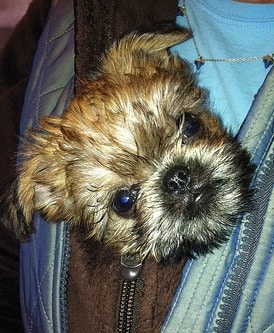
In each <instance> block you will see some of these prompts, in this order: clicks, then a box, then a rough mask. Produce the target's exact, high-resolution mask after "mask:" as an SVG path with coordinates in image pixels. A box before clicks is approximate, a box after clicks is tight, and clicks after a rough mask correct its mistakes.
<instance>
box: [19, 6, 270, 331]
mask: <svg viewBox="0 0 274 333" xmlns="http://www.w3.org/2000/svg"><path fill="white" fill-rule="evenodd" d="M72 8H73V4H72V0H60V1H59V2H58V3H57V5H56V7H55V8H52V10H51V11H50V14H49V17H48V21H47V24H46V27H45V29H44V32H43V34H42V37H41V39H40V43H39V46H38V49H37V53H36V57H35V61H34V65H33V70H32V75H31V78H30V82H29V85H28V89H27V93H26V98H25V104H24V109H23V113H22V119H21V131H22V133H23V132H24V130H25V129H26V128H27V127H32V126H34V125H35V124H36V123H37V121H38V118H39V117H41V116H42V115H49V114H61V113H62V112H63V110H64V109H65V108H66V106H67V105H68V103H69V101H70V99H71V98H72V96H73V86H74V27H73V19H74V18H73V10H72ZM57 23H58V24H57ZM273 110H274V71H273V70H272V71H271V72H270V74H269V75H268V77H267V78H266V80H265V83H264V85H263V87H262V88H261V90H260V92H259V94H258V96H257V98H256V100H255V102H254V104H253V105H252V108H251V110H250V112H249V114H248V117H247V119H246V120H245V122H244V124H243V127H242V128H241V131H240V133H239V139H240V140H241V141H242V142H243V143H244V144H245V146H246V147H247V148H248V149H249V151H250V152H251V153H252V156H253V161H254V162H255V163H256V164H257V165H258V167H257V171H256V176H255V178H254V185H255V186H256V188H257V192H256V199H257V204H258V206H257V209H256V211H255V214H253V215H246V216H243V221H242V223H241V226H239V227H237V228H235V230H234V232H233V235H232V236H231V238H230V241H229V242H228V243H227V244H226V245H225V246H223V247H222V248H220V249H219V250H218V251H216V252H215V253H214V254H210V255H207V256H205V257H202V258H200V259H198V260H194V261H193V260H192V261H188V263H187V265H186V266H185V268H184V271H183V274H182V280H181V283H180V285H179V287H178V289H177V292H176V294H175V296H174V300H173V303H172V306H171V309H170V312H169V315H168V317H167V318H166V320H165V323H164V325H163V328H162V332H165V333H176V332H184V333H190V332H194V333H205V332H210V333H211V332H220V333H225V332H235V333H240V332H243V333H244V332H248V333H262V332H266V333H273V332H274V256H273V246H274V213H273V209H274V207H273V205H274V204H273V203H274V198H273V177H274V176H273V154H274V147H273ZM49 177H50V175H49ZM35 228H36V230H37V231H36V233H35V235H33V236H32V238H31V241H30V242H29V243H27V244H22V245H21V259H20V260H21V300H22V312H23V320H24V326H25V331H26V332H34V333H37V332H39V333H51V332H54V333H64V332H67V330H68V325H67V303H66V284H67V274H68V263H69V250H70V249H69V232H68V230H67V228H66V224H65V223H60V224H58V225H48V224H46V223H44V221H43V220H42V219H41V218H40V217H39V215H37V216H36V217H35Z"/></svg>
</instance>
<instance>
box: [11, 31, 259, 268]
mask: <svg viewBox="0 0 274 333" xmlns="http://www.w3.org/2000/svg"><path fill="white" fill-rule="evenodd" d="M186 38H187V34H186V33H185V32H180V31H174V32H172V33H169V34H156V33H147V34H142V35H138V34H130V35H128V36H126V37H124V38H123V39H122V40H120V41H119V42H116V43H115V44H114V45H113V46H112V47H111V48H110V50H109V51H108V52H107V53H106V54H105V55H104V56H103V57H102V59H101V62H100V66H99V69H98V72H97V73H95V74H94V75H93V76H92V77H91V78H90V79H88V80H86V81H85V82H83V83H82V87H81V89H79V91H78V93H77V95H76V96H75V98H74V99H73V100H72V102H71V105H70V106H69V108H68V109H67V110H66V112H65V113H64V114H63V115H62V116H61V117H50V118H44V119H42V120H41V124H40V126H39V128H38V129H37V130H35V131H31V132H29V133H28V134H27V136H26V141H25V144H24V145H23V149H22V150H23V153H22V154H23V158H22V164H21V167H20V170H19V175H18V179H17V183H16V185H15V186H14V189H13V190H12V194H11V195H10V196H12V198H13V199H12V200H10V205H9V211H8V212H9V215H10V217H12V219H9V220H13V221H14V223H13V228H14V229H15V231H16V232H17V234H18V235H19V237H22V238H25V237H26V236H27V235H28V234H29V232H31V220H32V215H33V213H34V211H40V212H41V213H42V214H43V215H44V217H45V218H46V220H47V221H49V222H59V221H62V220H65V221H67V223H69V225H70V226H71V227H75V228H83V229H84V230H85V232H86V235H87V238H95V239H97V240H99V241H101V242H103V243H104V244H106V245H107V246H109V247H110V248H111V249H113V250H114V251H116V252H117V254H119V255H123V254H125V253H138V254H140V256H141V258H144V257H145V256H146V255H148V254H151V255H152V256H154V257H155V259H156V260H157V261H161V262H170V261H174V260H177V259H179V258H180V257H181V256H182V255H188V256H192V255H193V254H204V253H207V252H209V251H211V250H212V249H213V248H214V247H216V246H218V245H219V244H220V243H222V242H223V241H224V240H226V239H227V237H228V235H229V233H230V231H231V228H232V226H234V225H235V221H236V218H237V215H238V214H239V213H241V212H243V211H245V210H246V208H247V201H248V198H249V197H250V191H249V189H248V186H249V182H250V179H251V175H252V171H253V168H252V166H251V164H250V160H249V156H248V154H247V153H246V151H245V150H244V149H243V148H242V147H241V146H240V144H239V143H237V142H236V140H235V139H234V138H232V137H231V136H230V135H229V134H228V133H227V132H226V131H225V130H224V129H223V127H222V126H221V124H220V122H219V120H218V119H217V117H216V116H214V115H213V114H212V113H211V112H209V111H208V108H207V105H206V94H205V92H204V91H203V90H202V89H200V88H199V87H198V86H197V85H196V82H195V77H194V76H193V74H192V72H191V70H190V68H189V66H188V65H187V64H186V63H185V62H184V61H182V60H180V59H179V58H178V57H176V56H171V55H170V54H169V53H168V52H167V48H168V47H170V46H172V45H174V44H176V43H179V42H181V41H183V40H184V39H186ZM14 198H15V199H14ZM18 211H19V212H20V214H18ZM22 216H23V217H24V218H23V219H22ZM18 217H19V218H18ZM22 221H23V222H22ZM6 224H7V222H6Z"/></svg>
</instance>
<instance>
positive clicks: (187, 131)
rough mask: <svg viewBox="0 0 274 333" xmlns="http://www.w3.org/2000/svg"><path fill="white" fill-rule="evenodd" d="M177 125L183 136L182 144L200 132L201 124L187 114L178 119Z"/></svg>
mask: <svg viewBox="0 0 274 333" xmlns="http://www.w3.org/2000/svg"><path fill="white" fill-rule="evenodd" d="M177 124H178V126H179V127H181V131H182V134H183V136H184V141H183V142H184V143H185V141H186V140H187V139H189V138H191V137H193V136H194V135H196V134H197V133H198V132H199V131H200V130H201V122H200V121H199V120H198V119H197V118H196V117H195V116H193V115H192V114H189V113H185V114H184V116H182V117H179V118H178V120H177Z"/></svg>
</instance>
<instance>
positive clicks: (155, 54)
mask: <svg viewBox="0 0 274 333" xmlns="http://www.w3.org/2000/svg"><path fill="white" fill-rule="evenodd" d="M155 30H156V32H146V33H140V32H139V31H136V32H133V33H130V34H128V35H126V36H124V37H123V38H121V39H120V40H118V41H116V42H115V43H114V44H113V45H112V47H111V48H110V49H109V50H108V52H107V53H106V54H105V55H104V56H103V57H102V59H101V66H100V73H102V74H110V75H115V74H117V75H120V74H140V72H142V71H146V72H153V71H155V70H157V69H155V68H156V66H158V67H162V68H168V67H169V65H170V64H171V63H170V60H171V59H172V66H173V67H174V58H173V57H171V56H170V55H169V52H168V48H170V47H171V46H174V45H176V44H178V43H181V42H183V41H185V40H187V39H188V38H189V37H190V33H189V32H188V31H187V30H185V29H184V30H179V29H176V30H172V31H170V30H171V29H169V30H167V31H168V32H166V31H163V32H159V31H158V30H160V29H156V28H155ZM155 64H156V65H155ZM153 65H154V66H153ZM178 66H179V62H178Z"/></svg>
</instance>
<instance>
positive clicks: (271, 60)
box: [178, 0, 274, 69]
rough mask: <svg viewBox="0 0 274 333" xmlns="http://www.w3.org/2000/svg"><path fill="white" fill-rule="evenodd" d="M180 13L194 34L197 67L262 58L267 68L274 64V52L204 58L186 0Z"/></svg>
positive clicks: (180, 8)
mask: <svg viewBox="0 0 274 333" xmlns="http://www.w3.org/2000/svg"><path fill="white" fill-rule="evenodd" d="M178 15H180V16H184V17H185V19H186V23H187V28H188V30H189V31H190V33H191V35H192V41H193V44H194V48H195V52H196V54H197V56H198V57H197V59H195V61H194V63H195V65H196V68H197V69H200V68H201V66H202V65H204V64H205V63H206V62H229V63H233V62H234V63H235V62H247V61H255V60H262V61H263V62H264V65H265V68H267V67H269V66H271V65H273V64H274V54H273V53H270V54H267V55H264V56H255V57H245V58H204V57H203V56H202V55H201V52H200V50H199V48H198V44H197V41H196V39H195V36H194V33H193V30H192V28H191V25H190V21H189V17H188V14H187V9H186V1H185V0H183V6H182V7H179V12H178Z"/></svg>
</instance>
